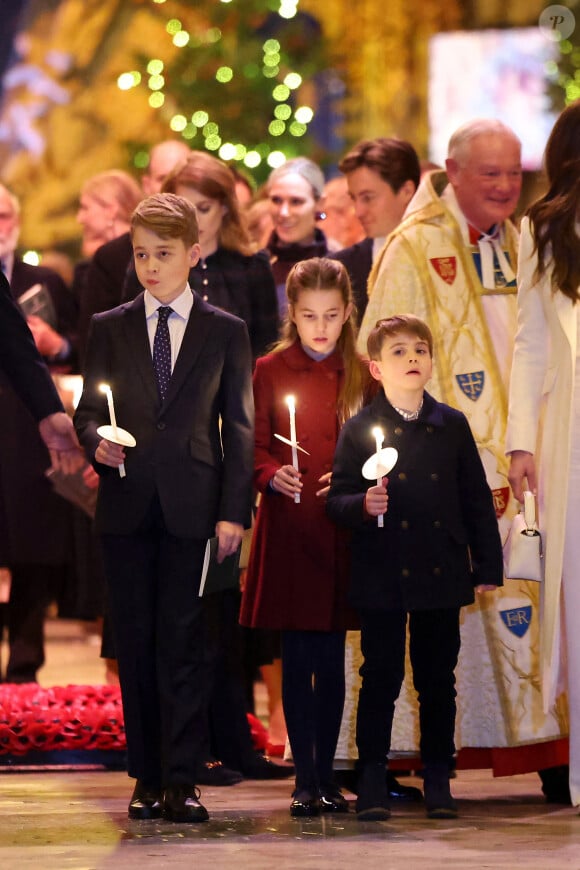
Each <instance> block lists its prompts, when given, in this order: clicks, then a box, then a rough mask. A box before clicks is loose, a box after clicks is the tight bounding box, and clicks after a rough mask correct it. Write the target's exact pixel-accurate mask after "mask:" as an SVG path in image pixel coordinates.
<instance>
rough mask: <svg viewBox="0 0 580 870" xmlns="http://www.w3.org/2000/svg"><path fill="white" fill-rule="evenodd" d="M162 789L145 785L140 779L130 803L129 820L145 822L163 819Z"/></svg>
mask: <svg viewBox="0 0 580 870" xmlns="http://www.w3.org/2000/svg"><path fill="white" fill-rule="evenodd" d="M161 799H162V793H161V789H160V788H154V787H151V786H147V785H145V784H144V783H143V782H141V780H140V779H138V780H137V782H136V783H135V788H134V789H133V795H132V797H131V801H130V802H129V818H130V819H137V820H140V821H144V820H146V819H160V818H161Z"/></svg>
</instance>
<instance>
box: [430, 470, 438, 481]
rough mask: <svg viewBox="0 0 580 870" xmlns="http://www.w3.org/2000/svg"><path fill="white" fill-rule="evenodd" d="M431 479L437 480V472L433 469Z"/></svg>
mask: <svg viewBox="0 0 580 870" xmlns="http://www.w3.org/2000/svg"><path fill="white" fill-rule="evenodd" d="M431 480H439V475H438V474H437V472H436V471H434V472H433V474H432V475H431Z"/></svg>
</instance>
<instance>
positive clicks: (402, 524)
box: [401, 520, 409, 529]
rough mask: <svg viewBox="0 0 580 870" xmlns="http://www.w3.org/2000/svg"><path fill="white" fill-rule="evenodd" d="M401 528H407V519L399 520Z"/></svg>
mask: <svg viewBox="0 0 580 870" xmlns="http://www.w3.org/2000/svg"><path fill="white" fill-rule="evenodd" d="M401 528H402V529H408V528H409V523H408V521H407V520H401Z"/></svg>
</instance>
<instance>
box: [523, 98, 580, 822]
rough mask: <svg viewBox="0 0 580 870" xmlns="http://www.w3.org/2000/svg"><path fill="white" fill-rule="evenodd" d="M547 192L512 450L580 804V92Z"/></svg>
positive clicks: (551, 143)
mask: <svg viewBox="0 0 580 870" xmlns="http://www.w3.org/2000/svg"><path fill="white" fill-rule="evenodd" d="M545 166H546V173H547V177H548V184H549V189H548V192H547V193H546V194H545V195H544V196H543V197H542V198H541V199H539V200H538V201H537V202H535V203H534V204H533V205H532V206H531V208H530V209H529V212H528V216H527V217H526V218H524V220H523V222H522V227H521V240H520V254H519V271H518V332H517V336H516V343H515V350H514V360H513V367H512V375H511V386H510V400H509V415H508V432H507V445H506V449H507V452H508V453H509V454H511V465H510V473H509V479H510V483H511V486H512V489H513V491H514V495H515V497H516V498H517V499H518V500H519V501H522V500H523V489H524V488H525V487H524V480H527V488H529V489H531V490H532V491H534V492H537V496H538V504H539V518H540V526H541V528H542V530H543V532H544V545H545V547H544V549H545V584H544V590H543V592H544V594H543V602H542V603H543V608H542V616H541V619H542V624H541V635H540V636H541V660H542V678H543V688H544V693H545V694H544V703H545V705H546V707H547V706H548V705H550V704H551V703H553V701H554V700H555V699H556V698H557V697H558V695H559V694H560V693H561V692H562V691H565V690H567V692H568V704H569V716H570V794H571V798H572V803H573V804H574V805H575V806H577V805H579V804H580V623H579V621H578V619H579V617H578V614H579V613H580V340H579V332H580V305H579V304H577V303H578V301H579V300H580V100H577V101H576V102H574V103H572V104H571V105H570V106H568V107H567V108H566V109H565V110H564V111H563V112H562V114H561V115H560V117H559V118H558V120H557V122H556V124H555V126H554V129H553V130H552V133H551V134H550V138H549V140H548V144H547V146H546V154H545Z"/></svg>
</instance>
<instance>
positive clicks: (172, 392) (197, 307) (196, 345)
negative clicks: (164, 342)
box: [163, 293, 213, 408]
mask: <svg viewBox="0 0 580 870" xmlns="http://www.w3.org/2000/svg"><path fill="white" fill-rule="evenodd" d="M193 296H194V302H193V308H192V309H191V314H190V315H189V320H188V321H187V326H186V327H185V333H184V335H183V341H182V342H181V347H180V349H179V354H178V355H177V359H176V361H175V367H174V369H173V374H172V375H171V380H170V381H169V387H168V389H167V395H166V396H165V402H164V403H163V408H166V407H167V406H168V405H169V404H170V403H171V402H172V401H173V400H174V399H175V397H176V396H177V394H178V393H179V390H180V389H181V386H182V384H183V382H184V381H185V380H186V378H187V376H188V374H189V372H190V371H191V369H192V368H193V367H194V365H195V364H196V363H197V360H198V357H199V354H200V352H201V349H202V347H203V345H204V343H205V341H206V338H207V335H208V333H209V330H210V328H211V324H212V322H213V309H212V308H211V307H210V306H209V305H206V303H205V302H204V301H203V300H202V299H201V298H200V297H199V296H198V295H197V294H196V293H194V294H193Z"/></svg>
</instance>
